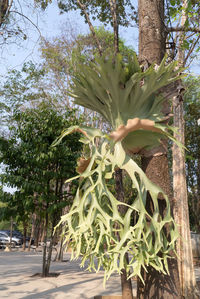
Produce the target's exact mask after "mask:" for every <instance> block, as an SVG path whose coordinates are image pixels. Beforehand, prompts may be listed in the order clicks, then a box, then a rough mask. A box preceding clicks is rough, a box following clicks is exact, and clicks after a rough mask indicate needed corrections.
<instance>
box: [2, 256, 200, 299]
mask: <svg viewBox="0 0 200 299" xmlns="http://www.w3.org/2000/svg"><path fill="white" fill-rule="evenodd" d="M64 259H65V260H66V259H67V260H69V259H70V254H69V253H68V254H65V256H64ZM41 269H42V254H41V253H39V254H38V253H34V252H29V253H28V252H25V253H24V252H19V251H18V252H3V251H0V273H1V274H0V277H1V278H0V298H2V299H4V298H9V299H11V298H12V299H18V298H20V299H22V298H23V299H36V298H37V299H64V298H65V299H93V298H94V296H97V295H111V294H112V295H120V294H121V285H120V277H119V276H118V275H114V276H112V277H111V278H110V279H109V280H108V282H107V285H106V289H103V272H102V271H101V272H99V273H98V274H96V273H89V272H85V271H84V270H83V269H80V267H79V262H78V261H72V262H71V261H67V262H52V263H51V271H50V272H57V273H60V275H59V276H58V277H57V278H55V277H50V278H40V277H38V276H35V277H31V276H32V275H34V274H36V273H41ZM195 272H196V277H197V279H198V280H200V268H196V269H195ZM133 288H134V296H136V282H135V281H133Z"/></svg>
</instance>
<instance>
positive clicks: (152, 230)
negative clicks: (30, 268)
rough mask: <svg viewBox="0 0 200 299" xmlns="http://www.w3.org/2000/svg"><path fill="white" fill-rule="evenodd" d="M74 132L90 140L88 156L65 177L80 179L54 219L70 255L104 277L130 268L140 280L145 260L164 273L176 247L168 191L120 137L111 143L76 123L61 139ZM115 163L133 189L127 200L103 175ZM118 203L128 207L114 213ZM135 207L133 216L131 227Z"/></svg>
mask: <svg viewBox="0 0 200 299" xmlns="http://www.w3.org/2000/svg"><path fill="white" fill-rule="evenodd" d="M74 131H80V132H81V133H83V134H84V137H83V138H82V139H81V140H82V142H83V143H84V144H89V145H90V149H91V155H90V160H89V161H90V162H89V164H88V160H87V163H86V164H87V165H86V169H85V170H84V172H83V173H81V174H79V175H78V176H76V177H74V178H71V179H69V180H68V181H67V182H69V181H71V180H74V179H77V178H81V180H80V184H79V187H78V189H77V192H76V196H75V198H74V202H73V205H72V207H71V209H70V211H69V213H68V214H66V215H64V216H62V218H61V221H60V223H59V224H58V225H61V224H62V225H63V224H64V225H65V228H66V231H65V235H64V239H65V243H68V244H69V245H70V247H71V248H72V259H77V258H79V257H81V258H82V262H81V266H84V264H85V261H86V260H87V261H89V265H88V270H95V271H99V269H100V268H101V267H103V269H104V271H105V281H106V279H108V278H109V277H110V275H111V274H112V273H114V272H116V271H117V272H118V273H120V271H121V270H122V269H124V268H125V269H126V270H127V273H129V271H130V273H131V274H130V277H132V276H135V275H138V276H139V277H140V278H141V279H142V276H141V269H142V267H143V268H144V269H146V266H148V265H151V266H152V267H154V268H155V269H156V270H158V271H161V272H163V273H166V272H168V268H167V258H168V257H169V253H170V251H172V250H175V241H176V239H177V237H178V232H177V228H176V225H175V223H174V220H173V218H172V216H171V215H170V206H169V201H168V198H167V196H166V195H165V194H163V192H162V190H161V189H160V188H159V187H157V186H156V185H154V184H153V183H152V182H151V181H150V180H149V179H148V178H147V177H146V175H145V174H144V172H143V171H142V170H141V169H140V168H139V166H138V165H137V164H136V163H135V162H134V161H133V160H132V159H131V158H130V157H129V156H128V155H127V154H126V153H125V151H124V149H123V147H122V144H121V142H117V143H114V142H113V141H112V140H110V138H108V136H107V135H103V133H102V132H101V131H99V130H97V129H91V128H87V127H78V126H74V127H70V128H69V129H67V130H66V131H65V132H63V134H62V136H61V138H60V140H61V139H62V138H63V137H64V136H66V135H68V134H71V133H73V132H74ZM96 137H98V138H101V146H100V148H99V149H98V148H97V147H96V145H95V138H96ZM60 140H58V141H57V142H60ZM116 167H119V168H121V169H123V170H124V171H126V172H127V174H128V175H129V176H130V178H131V180H132V184H133V188H135V189H136V191H137V196H136V198H133V202H132V204H131V205H128V204H126V203H121V202H119V201H118V200H117V199H116V198H115V196H114V195H113V194H112V193H111V192H110V190H109V187H108V180H109V179H110V178H112V176H113V173H114V170H115V168H116ZM138 177H139V180H138ZM147 192H149V193H150V195H151V198H152V201H153V205H154V211H153V215H152V216H151V215H149V214H148V212H147V211H146V208H145V205H146V200H147ZM159 193H162V194H163V198H164V199H163V200H165V201H166V213H165V216H164V217H161V215H160V212H159V206H158V201H157V198H158V194H159ZM120 205H126V206H127V208H128V209H127V212H126V214H125V215H124V216H122V215H120V213H119V209H118V207H119V206H120ZM134 211H135V212H136V213H137V215H138V220H137V222H136V224H135V225H134V226H131V217H132V214H133V212H134ZM166 224H167V225H168V227H169V235H168V236H167V235H166V230H165V229H164V226H165V225H166ZM126 252H129V253H130V255H131V259H130V262H129V264H126V263H125V259H124V256H125V253H126Z"/></svg>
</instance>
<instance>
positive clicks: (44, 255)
mask: <svg viewBox="0 0 200 299" xmlns="http://www.w3.org/2000/svg"><path fill="white" fill-rule="evenodd" d="M47 208H48V205H47ZM48 221H49V217H48V213H47V212H46V219H45V230H44V231H45V235H44V247H43V258H42V277H47V273H46V270H47V267H46V264H47V233H48Z"/></svg>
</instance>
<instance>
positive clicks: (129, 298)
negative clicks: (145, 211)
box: [115, 168, 133, 299]
mask: <svg viewBox="0 0 200 299" xmlns="http://www.w3.org/2000/svg"><path fill="white" fill-rule="evenodd" d="M115 189H116V193H117V200H118V201H120V202H124V188H123V178H122V170H121V169H119V168H118V169H116V170H115ZM119 209H120V213H121V214H122V215H124V214H125V213H126V210H127V208H126V207H125V206H123V205H122V206H119ZM125 259H126V260H125V262H126V263H128V253H127V254H126V255H125ZM127 277H128V273H127V272H126V270H125V269H122V273H121V286H122V298H123V299H133V291H132V283H131V279H127Z"/></svg>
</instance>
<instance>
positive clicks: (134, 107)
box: [70, 55, 180, 130]
mask: <svg viewBox="0 0 200 299" xmlns="http://www.w3.org/2000/svg"><path fill="white" fill-rule="evenodd" d="M165 62H166V58H164V60H163V61H162V62H161V64H160V66H158V67H157V68H155V67H154V66H151V67H150V68H149V69H147V70H146V71H145V72H142V70H141V68H140V66H139V63H138V60H137V56H136V55H133V56H132V57H126V58H124V57H122V56H121V55H117V56H116V57H113V56H112V57H100V58H98V59H96V60H95V62H91V63H90V64H89V65H86V64H81V65H79V68H78V72H77V73H76V74H75V75H74V77H73V83H72V84H71V90H70V94H71V96H72V97H73V98H74V100H75V103H76V104H78V105H81V106H83V107H86V108H89V109H91V110H93V111H97V112H98V113H100V114H101V115H102V116H103V117H104V118H105V119H106V120H107V121H108V122H109V123H110V124H111V126H112V128H113V129H114V130H116V129H117V128H118V127H119V126H120V125H126V124H127V121H128V120H129V119H133V118H136V117H138V118H140V119H150V120H153V121H154V122H159V121H161V120H162V119H163V115H162V113H161V108H162V103H163V101H164V98H163V97H162V96H161V95H160V92H159V91H160V89H161V88H162V87H164V86H167V85H168V84H170V83H172V82H174V81H176V80H178V79H179V78H180V76H179V75H178V74H179V72H180V70H177V69H176V68H177V66H176V64H175V63H171V64H169V65H165Z"/></svg>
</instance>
